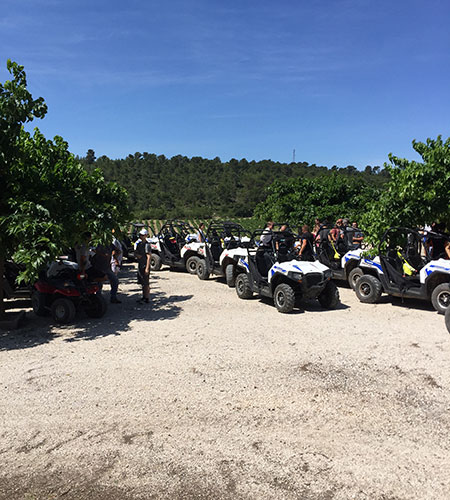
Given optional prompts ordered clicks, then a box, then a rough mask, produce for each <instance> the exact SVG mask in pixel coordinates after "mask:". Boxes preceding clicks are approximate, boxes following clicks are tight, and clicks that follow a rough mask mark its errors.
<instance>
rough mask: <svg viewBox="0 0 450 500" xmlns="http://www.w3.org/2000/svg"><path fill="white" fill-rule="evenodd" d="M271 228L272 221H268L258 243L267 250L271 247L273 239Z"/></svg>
mask: <svg viewBox="0 0 450 500" xmlns="http://www.w3.org/2000/svg"><path fill="white" fill-rule="evenodd" d="M273 226H274V223H273V222H272V221H269V222H268V223H267V224H266V228H265V229H264V231H263V232H262V234H261V238H260V239H259V241H260V243H261V245H262V246H263V247H267V248H269V247H270V246H271V243H272V239H273Z"/></svg>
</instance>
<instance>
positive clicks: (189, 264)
mask: <svg viewBox="0 0 450 500" xmlns="http://www.w3.org/2000/svg"><path fill="white" fill-rule="evenodd" d="M198 261H199V258H198V257H196V256H195V255H191V256H190V257H189V259H187V261H186V270H187V272H188V273H189V274H197V264H198Z"/></svg>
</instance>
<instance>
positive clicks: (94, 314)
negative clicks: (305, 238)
mask: <svg viewBox="0 0 450 500" xmlns="http://www.w3.org/2000/svg"><path fill="white" fill-rule="evenodd" d="M106 309H108V305H107V303H106V300H105V298H104V297H103V296H102V295H91V296H90V297H89V302H88V303H87V304H86V306H85V307H84V310H85V312H86V314H87V315H88V316H89V317H90V318H102V317H103V316H104V315H105V313H106Z"/></svg>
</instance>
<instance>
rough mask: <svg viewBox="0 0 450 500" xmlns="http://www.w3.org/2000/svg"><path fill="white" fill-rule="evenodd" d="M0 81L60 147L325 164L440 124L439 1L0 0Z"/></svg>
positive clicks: (385, 147) (447, 81)
mask: <svg viewBox="0 0 450 500" xmlns="http://www.w3.org/2000/svg"><path fill="white" fill-rule="evenodd" d="M1 5H2V9H1V13H0V80H1V81H4V80H6V79H7V77H8V74H7V72H6V69H5V65H6V59H7V58H11V59H13V60H15V61H17V62H19V63H20V64H23V65H24V66H25V69H26V71H27V75H28V81H29V87H30V89H31V90H32V92H33V95H34V96H35V97H37V96H41V95H42V96H43V97H44V98H45V100H46V102H47V104H48V107H49V111H48V114H47V116H46V118H45V119H44V120H43V121H37V122H34V124H35V125H37V126H38V127H39V128H40V129H41V130H42V131H43V132H44V133H45V134H46V135H47V136H48V137H53V136H54V135H56V134H58V135H62V136H63V137H64V138H65V139H66V140H67V141H68V142H69V146H70V149H71V151H73V152H74V153H76V154H80V155H84V154H85V152H86V151H87V149H89V148H92V149H94V150H95V152H96V154H97V156H100V155H102V154H106V155H107V156H109V157H111V158H119V157H124V156H126V155H127V154H129V153H132V154H134V153H135V152H137V151H139V152H144V151H147V152H150V153H156V154H164V155H166V156H169V157H170V156H173V155H177V154H182V155H186V156H204V157H208V158H214V157H215V156H219V157H220V158H221V159H222V160H223V161H226V160H229V159H230V158H237V159H240V158H247V159H248V160H253V159H254V160H261V159H268V158H270V159H272V160H275V161H282V162H290V161H291V160H292V151H293V149H294V148H295V150H296V159H297V161H307V162H309V163H316V164H318V165H326V166H329V167H331V166H332V165H334V164H336V165H338V166H339V167H344V166H346V165H355V166H357V167H358V168H363V167H364V166H365V165H367V164H370V165H382V164H383V162H384V161H386V160H387V155H388V153H389V152H393V153H394V154H396V155H398V156H404V157H408V158H415V153H414V151H413V150H412V148H411V141H412V139H417V140H425V139H426V138H427V137H436V136H437V135H438V134H442V135H443V136H445V137H448V136H449V135H450V134H449V128H450V104H449V102H450V100H449V89H450V30H449V29H448V25H449V19H450V2H449V1H448V0H445V1H444V0H428V1H416V0H398V1H395V0H391V1H386V0H379V1H375V0H323V1H319V0H308V1H306V0H279V1H277V2H276V1H267V0H255V1H250V0H239V1H237V0H227V1H219V0H175V1H171V0H166V1H155V0H139V1H138V0H128V1H127V2H118V1H116V0H107V1H106V0H98V1H96V0H89V1H86V0H76V1H75V0H1Z"/></svg>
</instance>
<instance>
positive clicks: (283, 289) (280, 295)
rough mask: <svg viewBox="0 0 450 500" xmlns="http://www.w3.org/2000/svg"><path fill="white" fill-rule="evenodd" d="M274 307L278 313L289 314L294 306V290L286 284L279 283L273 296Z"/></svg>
mask: <svg viewBox="0 0 450 500" xmlns="http://www.w3.org/2000/svg"><path fill="white" fill-rule="evenodd" d="M273 301H274V302H275V307H276V308H277V311H278V312H280V313H290V312H291V311H292V309H294V305H295V292H294V289H293V288H292V287H291V286H290V285H288V284H287V283H280V284H279V285H278V286H277V287H276V288H275V292H274V294H273Z"/></svg>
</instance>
